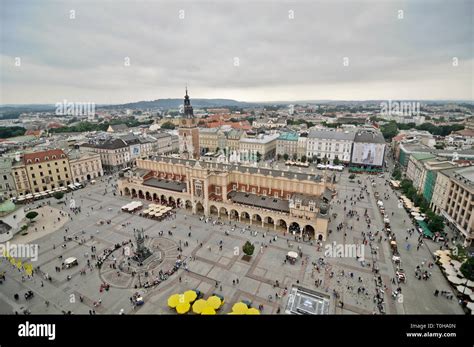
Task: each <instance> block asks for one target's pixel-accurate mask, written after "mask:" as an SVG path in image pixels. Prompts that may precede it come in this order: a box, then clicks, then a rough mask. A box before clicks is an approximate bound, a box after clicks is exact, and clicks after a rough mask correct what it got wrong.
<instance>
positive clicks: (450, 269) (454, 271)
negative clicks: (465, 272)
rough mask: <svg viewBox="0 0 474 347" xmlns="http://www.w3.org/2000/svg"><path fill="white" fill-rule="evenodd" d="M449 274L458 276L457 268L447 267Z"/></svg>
mask: <svg viewBox="0 0 474 347" xmlns="http://www.w3.org/2000/svg"><path fill="white" fill-rule="evenodd" d="M444 272H445V273H446V274H447V275H448V276H454V277H456V276H457V273H456V270H455V269H453V268H447V269H446V271H444Z"/></svg>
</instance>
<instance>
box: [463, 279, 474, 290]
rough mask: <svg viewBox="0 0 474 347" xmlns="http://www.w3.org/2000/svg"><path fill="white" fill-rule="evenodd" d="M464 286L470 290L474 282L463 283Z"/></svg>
mask: <svg viewBox="0 0 474 347" xmlns="http://www.w3.org/2000/svg"><path fill="white" fill-rule="evenodd" d="M464 285H465V286H468V287H470V288H474V281H469V280H468V281H467V283H464Z"/></svg>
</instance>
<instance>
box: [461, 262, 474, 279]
mask: <svg viewBox="0 0 474 347" xmlns="http://www.w3.org/2000/svg"><path fill="white" fill-rule="evenodd" d="M460 270H461V273H462V274H463V275H464V277H466V278H467V279H468V280H470V281H474V257H471V258H468V259H467V260H466V261H465V262H464V263H463V264H462V265H461V269H460Z"/></svg>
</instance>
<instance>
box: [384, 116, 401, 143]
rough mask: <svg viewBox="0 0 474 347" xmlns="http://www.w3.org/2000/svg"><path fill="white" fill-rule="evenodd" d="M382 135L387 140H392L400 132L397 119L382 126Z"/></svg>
mask: <svg viewBox="0 0 474 347" xmlns="http://www.w3.org/2000/svg"><path fill="white" fill-rule="evenodd" d="M380 130H381V131H382V135H383V137H384V138H385V140H387V141H391V140H392V138H393V137H395V136H396V135H397V134H398V127H397V123H396V122H395V121H390V122H388V123H386V124H384V125H382V127H381V128H380Z"/></svg>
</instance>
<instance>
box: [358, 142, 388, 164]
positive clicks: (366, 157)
mask: <svg viewBox="0 0 474 347" xmlns="http://www.w3.org/2000/svg"><path fill="white" fill-rule="evenodd" d="M384 148H385V146H384V145H383V144H379V143H355V144H354V150H353V154H352V162H353V163H354V164H360V165H370V166H382V165H383V155H384Z"/></svg>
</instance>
